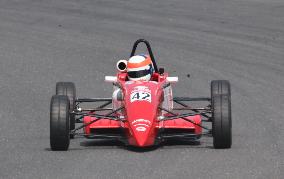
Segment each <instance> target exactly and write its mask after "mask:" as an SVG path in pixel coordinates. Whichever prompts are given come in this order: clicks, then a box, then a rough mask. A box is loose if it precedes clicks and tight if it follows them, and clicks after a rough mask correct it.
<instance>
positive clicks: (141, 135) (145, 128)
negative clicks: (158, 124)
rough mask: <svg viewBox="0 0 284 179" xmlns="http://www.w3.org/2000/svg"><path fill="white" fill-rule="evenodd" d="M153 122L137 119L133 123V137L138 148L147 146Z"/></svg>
mask: <svg viewBox="0 0 284 179" xmlns="http://www.w3.org/2000/svg"><path fill="white" fill-rule="evenodd" d="M151 127H152V122H151V121H150V120H147V119H136V120H134V121H133V122H132V123H131V128H132V132H133V137H134V139H135V141H136V143H137V145H138V146H140V147H143V146H147V145H148V143H149V141H148V139H149V135H150V133H151V132H150V131H151Z"/></svg>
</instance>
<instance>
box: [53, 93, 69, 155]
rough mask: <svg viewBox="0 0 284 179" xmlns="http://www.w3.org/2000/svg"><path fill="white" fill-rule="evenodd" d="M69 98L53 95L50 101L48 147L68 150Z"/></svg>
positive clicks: (56, 149)
mask: <svg viewBox="0 0 284 179" xmlns="http://www.w3.org/2000/svg"><path fill="white" fill-rule="evenodd" d="M69 122H70V121H69V99H68V97H67V96H63V95H54V96H52V98H51V103H50V147H51V150H55V151H60V150H63V151H66V150H68V147H69V143H70V135H69V131H70V129H69V128H70V127H69Z"/></svg>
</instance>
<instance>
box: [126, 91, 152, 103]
mask: <svg viewBox="0 0 284 179" xmlns="http://www.w3.org/2000/svg"><path fill="white" fill-rule="evenodd" d="M134 101H148V102H151V93H149V92H145V91H135V92H132V93H131V95H130V102H134Z"/></svg>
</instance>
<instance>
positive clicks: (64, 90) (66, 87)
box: [56, 82, 76, 139]
mask: <svg viewBox="0 0 284 179" xmlns="http://www.w3.org/2000/svg"><path fill="white" fill-rule="evenodd" d="M56 95H65V96H67V97H68V98H69V101H70V109H71V111H73V110H74V109H75V100H76V87H75V84H74V83H72V82H57V83H56ZM73 129H75V115H73V114H70V130H73ZM70 138H71V139H73V138H74V135H71V134H70Z"/></svg>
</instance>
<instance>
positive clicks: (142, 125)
mask: <svg viewBox="0 0 284 179" xmlns="http://www.w3.org/2000/svg"><path fill="white" fill-rule="evenodd" d="M131 124H132V125H133V126H135V130H137V131H139V132H145V131H146V130H147V128H149V127H150V125H151V122H150V121H149V120H147V119H136V120H134V121H133V122H132V123H131Z"/></svg>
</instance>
